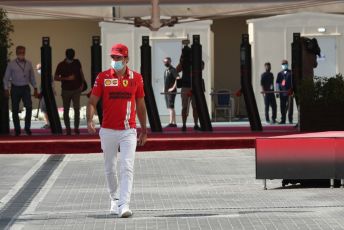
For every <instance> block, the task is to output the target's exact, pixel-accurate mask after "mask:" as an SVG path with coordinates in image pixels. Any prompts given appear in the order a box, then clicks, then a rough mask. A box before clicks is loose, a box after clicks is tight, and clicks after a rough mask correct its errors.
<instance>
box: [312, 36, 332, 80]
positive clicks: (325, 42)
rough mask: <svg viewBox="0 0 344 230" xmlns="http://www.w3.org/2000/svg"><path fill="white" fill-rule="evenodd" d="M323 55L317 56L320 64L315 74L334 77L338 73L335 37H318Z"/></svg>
mask: <svg viewBox="0 0 344 230" xmlns="http://www.w3.org/2000/svg"><path fill="white" fill-rule="evenodd" d="M317 40H318V44H319V46H320V49H321V55H320V57H318V58H317V61H318V66H317V68H315V69H314V76H319V77H332V76H335V75H336V74H337V58H336V56H337V54H336V38H335V37H317Z"/></svg>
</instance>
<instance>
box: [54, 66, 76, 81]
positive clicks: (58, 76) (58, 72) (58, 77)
mask: <svg viewBox="0 0 344 230" xmlns="http://www.w3.org/2000/svg"><path fill="white" fill-rule="evenodd" d="M74 79H75V76H74V74H72V75H70V76H68V77H62V73H61V65H60V64H59V65H58V66H57V68H56V71H55V76H54V80H55V81H72V80H74Z"/></svg>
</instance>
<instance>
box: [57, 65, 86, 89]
mask: <svg viewBox="0 0 344 230" xmlns="http://www.w3.org/2000/svg"><path fill="white" fill-rule="evenodd" d="M72 74H73V75H74V76H75V79H74V80H71V81H61V88H62V89H64V90H76V89H79V88H80V87H81V84H82V81H83V79H82V76H81V63H80V61H79V60H78V59H74V60H73V62H71V63H68V62H67V61H66V59H65V60H64V61H62V62H60V63H59V64H58V66H57V68H56V72H55V76H58V75H61V77H68V76H70V75H72Z"/></svg>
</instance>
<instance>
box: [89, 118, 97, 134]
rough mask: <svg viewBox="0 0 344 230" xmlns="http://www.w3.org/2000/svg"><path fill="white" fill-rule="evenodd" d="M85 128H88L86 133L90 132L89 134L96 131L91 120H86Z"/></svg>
mask: <svg viewBox="0 0 344 230" xmlns="http://www.w3.org/2000/svg"><path fill="white" fill-rule="evenodd" d="M87 130H88V133H90V134H95V133H96V126H95V124H94V122H93V121H88V122H87Z"/></svg>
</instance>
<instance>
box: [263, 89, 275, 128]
mask: <svg viewBox="0 0 344 230" xmlns="http://www.w3.org/2000/svg"><path fill="white" fill-rule="evenodd" d="M264 103H265V119H266V121H267V122H270V116H269V108H270V107H271V110H272V121H273V122H275V121H276V117H277V105H276V98H275V94H273V93H268V94H265V96H264Z"/></svg>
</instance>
